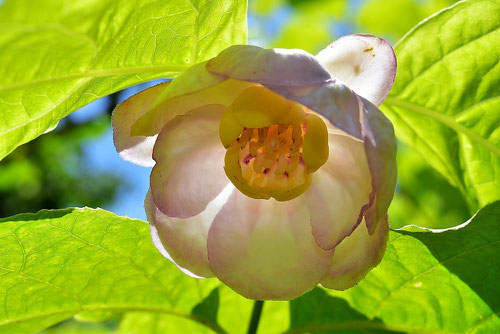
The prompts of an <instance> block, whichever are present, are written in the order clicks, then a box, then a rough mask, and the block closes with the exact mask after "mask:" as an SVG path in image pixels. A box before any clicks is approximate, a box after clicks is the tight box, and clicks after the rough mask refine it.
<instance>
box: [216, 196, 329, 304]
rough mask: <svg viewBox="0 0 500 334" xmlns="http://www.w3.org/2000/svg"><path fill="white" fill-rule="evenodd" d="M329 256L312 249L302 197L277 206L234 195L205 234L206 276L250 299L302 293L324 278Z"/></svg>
mask: <svg viewBox="0 0 500 334" xmlns="http://www.w3.org/2000/svg"><path fill="white" fill-rule="evenodd" d="M332 254H333V251H325V250H322V249H321V248H319V247H318V246H317V245H316V243H315V241H314V238H313V236H312V234H311V227H310V224H309V210H308V208H307V205H306V203H305V199H304V197H303V196H301V197H298V198H296V199H293V200H290V201H286V202H278V201H276V200H274V199H269V200H259V199H252V198H249V197H247V196H245V195H243V194H242V193H241V192H239V191H234V192H233V194H232V195H231V196H230V198H229V200H228V201H227V202H226V204H224V206H223V207H222V209H221V211H220V212H219V214H218V215H217V216H216V217H215V219H214V222H213V223H212V226H211V227H210V230H209V232H208V259H209V263H210V268H211V269H212V272H213V273H214V274H215V275H216V276H217V277H218V278H219V279H220V280H221V281H222V282H223V283H224V284H226V285H228V286H229V287H230V288H231V289H233V290H235V291H236V292H238V293H239V294H241V295H243V296H245V297H247V298H251V299H276V300H288V299H292V298H295V297H298V296H300V295H302V294H304V293H305V292H307V291H309V290H311V289H313V288H314V287H315V286H316V284H317V283H318V282H319V280H320V279H321V278H322V277H324V275H325V273H326V270H327V269H328V266H329V264H330V261H331V257H332Z"/></svg>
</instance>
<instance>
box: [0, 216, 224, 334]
mask: <svg viewBox="0 0 500 334" xmlns="http://www.w3.org/2000/svg"><path fill="white" fill-rule="evenodd" d="M218 284H219V282H218V281H217V280H213V279H212V280H198V279H194V278H190V277H188V276H187V275H185V274H183V273H182V272H181V271H180V270H178V269H177V268H176V267H175V266H174V265H173V264H171V263H170V262H169V261H168V260H167V259H165V258H164V257H163V256H162V255H160V254H159V252H158V251H157V250H156V249H155V248H154V246H153V244H152V242H151V238H150V236H149V227H148V225H147V223H145V222H142V221H139V220H133V219H129V218H121V217H117V216H115V215H114V214H112V213H109V212H106V211H103V210H93V209H65V210H53V211H41V212H39V213H37V214H21V215H17V216H13V217H10V218H5V219H2V220H0V305H2V306H1V307H0V332H2V333H31V332H33V331H36V330H39V329H42V328H45V327H48V326H50V325H52V324H54V323H57V322H59V321H61V320H64V319H67V318H69V317H72V316H74V315H77V314H79V313H82V312H84V313H87V314H86V316H85V317H88V313H90V312H94V313H99V312H101V313H102V312H106V311H107V312H134V311H135V312H138V311H142V312H154V313H159V314H167V315H173V316H177V317H182V318H186V319H191V320H195V321H197V322H199V323H201V324H204V325H205V326H207V327H210V328H212V329H213V330H215V331H218V332H222V329H220V327H219V326H218V325H217V324H215V320H214V316H213V315H211V314H210V312H209V311H206V310H204V309H203V307H202V306H200V305H199V303H200V302H201V301H202V300H203V298H205V297H207V296H209V295H210V292H211V291H212V290H213V288H214V287H215V286H217V285H218Z"/></svg>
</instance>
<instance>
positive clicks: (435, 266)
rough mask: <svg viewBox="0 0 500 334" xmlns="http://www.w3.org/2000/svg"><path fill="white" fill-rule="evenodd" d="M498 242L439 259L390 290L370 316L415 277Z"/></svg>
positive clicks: (376, 312)
mask: <svg viewBox="0 0 500 334" xmlns="http://www.w3.org/2000/svg"><path fill="white" fill-rule="evenodd" d="M399 238H400V237H398V239H399ZM395 240H397V239H395ZM395 240H393V241H392V242H394V241H395ZM497 243H500V240H495V241H492V242H488V243H486V244H484V245H481V246H478V247H474V248H472V249H468V250H464V251H462V252H460V253H458V254H455V255H453V256H451V257H449V258H447V259H445V260H442V261H439V262H438V263H436V264H435V265H433V266H431V267H430V268H427V269H426V270H424V271H423V272H421V273H420V274H418V275H415V276H413V277H412V278H410V279H408V280H407V281H405V282H404V283H403V284H401V285H400V286H399V287H397V288H396V289H394V290H392V291H391V292H390V293H389V294H388V295H387V296H385V297H384V298H383V299H382V300H380V301H379V303H378V305H377V306H376V307H375V308H374V310H373V311H372V312H371V314H370V318H373V317H375V316H377V315H378V311H379V310H380V309H381V307H382V305H384V304H385V302H387V301H388V300H389V299H390V297H392V296H394V294H395V293H396V292H397V291H399V290H401V289H402V288H404V287H405V286H407V285H408V283H410V282H414V281H415V279H417V278H419V277H422V276H423V275H425V274H427V273H429V272H431V271H433V270H434V269H436V268H439V267H441V266H443V264H444V263H447V262H449V261H451V260H454V259H456V258H458V257H461V256H463V255H464V254H469V253H472V252H475V251H477V250H479V249H482V248H484V247H488V246H491V245H494V244H497ZM491 311H492V313H493V310H491Z"/></svg>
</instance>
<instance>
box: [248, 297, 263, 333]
mask: <svg viewBox="0 0 500 334" xmlns="http://www.w3.org/2000/svg"><path fill="white" fill-rule="evenodd" d="M263 306H264V301H263V300H256V301H255V302H254V304H253V310H252V317H251V318H250V323H249V324H248V331H247V334H255V333H257V327H259V320H260V315H261V314H262V307H263Z"/></svg>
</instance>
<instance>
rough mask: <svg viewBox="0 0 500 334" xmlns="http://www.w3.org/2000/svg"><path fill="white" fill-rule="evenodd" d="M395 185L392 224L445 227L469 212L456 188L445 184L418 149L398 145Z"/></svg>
mask: <svg viewBox="0 0 500 334" xmlns="http://www.w3.org/2000/svg"><path fill="white" fill-rule="evenodd" d="M397 162H398V187H397V189H396V193H395V194H394V199H393V200H392V203H391V206H390V207H389V221H390V223H391V227H392V228H401V227H403V226H405V225H412V224H413V225H417V226H422V227H428V228H447V227H453V226H456V225H458V224H461V223H463V222H464V221H466V220H467V219H469V217H470V216H471V213H470V212H469V209H468V207H467V202H466V200H465V199H464V197H463V195H462V194H461V193H460V191H459V190H458V189H457V188H455V187H453V186H452V185H450V184H449V182H448V181H447V180H446V179H445V178H444V177H443V176H442V175H441V174H439V173H438V172H437V171H436V170H435V169H434V168H432V167H431V166H429V164H428V163H427V162H426V159H424V158H423V157H422V156H421V155H420V154H419V153H418V152H416V151H415V150H413V149H411V148H410V147H408V146H407V145H404V144H402V143H400V145H398V156H397Z"/></svg>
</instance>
